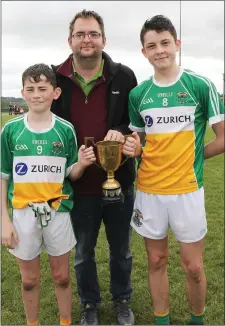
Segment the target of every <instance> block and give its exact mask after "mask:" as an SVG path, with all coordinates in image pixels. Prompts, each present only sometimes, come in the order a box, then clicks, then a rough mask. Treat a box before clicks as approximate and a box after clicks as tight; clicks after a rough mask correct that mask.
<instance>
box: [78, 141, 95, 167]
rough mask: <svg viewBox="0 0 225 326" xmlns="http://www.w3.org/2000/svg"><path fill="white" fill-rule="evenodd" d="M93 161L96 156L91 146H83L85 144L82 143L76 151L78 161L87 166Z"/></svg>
mask: <svg viewBox="0 0 225 326" xmlns="http://www.w3.org/2000/svg"><path fill="white" fill-rule="evenodd" d="M95 161H96V156H95V153H94V150H93V147H92V146H90V147H87V148H85V145H82V146H81V147H80V148H79V151H78V162H79V163H80V164H81V165H82V166H84V167H87V166H89V165H92V164H93V163H94V162H95Z"/></svg>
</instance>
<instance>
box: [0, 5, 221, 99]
mask: <svg viewBox="0 0 225 326" xmlns="http://www.w3.org/2000/svg"><path fill="white" fill-rule="evenodd" d="M1 4H2V96H15V97H21V94H20V89H21V75H22V73H23V71H24V70H25V69H26V68H27V67H29V66H30V65H33V64H35V63H40V62H43V63H46V64H48V65H51V64H60V63H62V62H63V61H64V60H65V59H66V58H67V57H68V55H69V54H70V53H71V50H70V48H69V45H68V42H67V38H68V30H69V23H70V21H71V20H72V19H73V17H74V15H75V14H76V13H77V12H78V11H80V10H82V9H87V10H94V11H97V12H98V13H99V14H100V15H101V16H102V17H103V19H104V23H105V32H106V38H107V40H106V42H107V43H106V47H105V51H106V52H107V53H108V54H109V55H110V56H111V57H112V59H113V60H114V61H116V62H121V63H123V64H126V65H128V66H129V67H130V68H132V69H133V70H134V72H135V74H136V76H137V79H138V82H139V83H140V82H141V81H143V80H144V79H146V78H149V77H150V76H151V75H152V74H153V69H152V67H151V65H150V64H149V62H148V61H147V59H146V58H145V57H144V56H143V55H142V53H141V43H140V37H139V35H140V30H141V27H142V25H143V23H144V21H145V20H146V19H147V18H150V17H152V16H154V15H157V14H163V15H165V16H167V17H169V18H170V19H171V20H172V22H173V23H174V25H175V28H176V29H177V34H178V37H179V36H180V1H129V2H126V1H3V2H1ZM181 12H182V16H181V17H182V23H181V41H182V52H181V53H182V61H181V64H182V66H183V67H184V68H187V69H191V70H193V71H195V72H197V73H199V74H202V75H205V76H207V77H208V78H210V79H211V80H212V82H213V83H214V84H215V85H216V87H217V89H218V91H219V92H220V93H222V91H223V77H222V74H223V72H224V2H223V1H182V2H181ZM177 62H178V56H177Z"/></svg>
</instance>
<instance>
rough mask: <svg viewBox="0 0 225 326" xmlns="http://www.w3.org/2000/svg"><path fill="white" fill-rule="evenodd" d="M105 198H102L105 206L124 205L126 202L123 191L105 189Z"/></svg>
mask: <svg viewBox="0 0 225 326" xmlns="http://www.w3.org/2000/svg"><path fill="white" fill-rule="evenodd" d="M103 194H104V196H103V197H102V202H103V205H108V204H116V203H121V204H122V203H123V202H124V195H123V193H122V192H121V189H120V188H118V189H113V190H109V189H107V190H106V189H103Z"/></svg>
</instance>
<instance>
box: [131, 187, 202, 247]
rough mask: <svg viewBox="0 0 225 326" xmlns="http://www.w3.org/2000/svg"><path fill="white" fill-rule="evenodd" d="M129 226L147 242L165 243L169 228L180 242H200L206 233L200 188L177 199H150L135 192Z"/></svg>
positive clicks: (151, 196)
mask: <svg viewBox="0 0 225 326" xmlns="http://www.w3.org/2000/svg"><path fill="white" fill-rule="evenodd" d="M131 226H132V227H133V228H134V229H135V230H136V231H137V232H138V233H139V234H141V235H142V236H144V237H146V238H149V239H155V240H160V239H164V238H165V237H166V236H167V234H168V229H169V227H170V228H171V230H172V231H173V233H174V235H175V237H176V238H177V240H179V241H181V242H186V243H190V242H196V241H199V240H201V239H202V238H204V236H205V235H206V233H207V222H206V213H205V203H204V189H203V187H202V188H201V189H199V190H197V191H194V192H190V193H186V194H180V195H153V194H148V193H145V192H141V191H139V190H137V192H136V198H135V203H134V211H133V215H132V219H131Z"/></svg>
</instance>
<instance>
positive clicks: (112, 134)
mask: <svg viewBox="0 0 225 326" xmlns="http://www.w3.org/2000/svg"><path fill="white" fill-rule="evenodd" d="M104 140H116V141H119V142H121V143H124V141H125V137H124V135H123V134H122V133H121V132H120V131H117V130H109V131H108V132H107V135H106V136H105V138H104Z"/></svg>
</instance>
